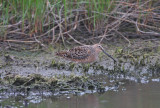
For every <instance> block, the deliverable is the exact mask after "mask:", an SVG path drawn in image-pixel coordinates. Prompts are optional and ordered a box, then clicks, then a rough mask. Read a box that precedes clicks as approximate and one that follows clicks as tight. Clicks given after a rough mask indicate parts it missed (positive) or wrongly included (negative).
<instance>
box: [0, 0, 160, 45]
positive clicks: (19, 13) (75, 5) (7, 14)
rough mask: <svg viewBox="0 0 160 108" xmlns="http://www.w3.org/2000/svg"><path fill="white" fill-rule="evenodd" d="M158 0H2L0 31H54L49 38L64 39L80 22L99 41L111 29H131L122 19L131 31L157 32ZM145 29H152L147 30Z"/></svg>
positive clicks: (30, 32)
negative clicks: (95, 34) (124, 25)
mask: <svg viewBox="0 0 160 108" xmlns="http://www.w3.org/2000/svg"><path fill="white" fill-rule="evenodd" d="M158 3H159V1H158V0H154V1H151V0H140V1H137V0H132V2H130V1H128V0H121V1H117V0H2V1H0V7H1V8H0V15H1V16H2V17H1V18H0V28H1V32H2V30H7V31H5V32H6V34H7V32H9V31H12V32H13V31H14V33H16V32H18V33H19V32H22V33H25V35H28V36H33V34H37V33H38V34H40V35H41V36H49V35H55V36H54V37H52V42H53V41H54V42H57V41H58V40H59V39H62V40H64V38H63V35H64V34H65V33H66V31H68V32H70V31H73V30H75V29H76V28H78V25H80V24H83V25H84V26H85V28H86V30H87V31H88V32H89V33H92V34H94V33H99V34H100V35H103V36H104V37H99V38H101V41H103V39H104V38H105V36H106V35H108V34H111V33H112V32H115V31H118V32H121V31H124V30H125V31H127V30H128V31H131V30H130V29H128V28H129V27H128V26H127V27H123V24H122V23H123V22H127V23H130V25H131V26H130V28H132V31H134V32H135V31H137V30H138V32H142V33H151V34H158V33H157V32H158V31H159V23H158V20H159V19H158V15H159V14H158V13H159V7H158V5H156V4H158ZM133 26H136V27H134V28H133ZM11 27H12V29H10V28H11ZM4 28H7V29H4ZM141 28H143V29H141ZM144 29H145V30H144ZM148 29H149V31H150V30H152V31H153V30H154V32H147V31H146V30H148ZM55 30H58V32H56V34H55ZM15 31H16V32H15ZM68 32H67V33H68ZM118 32H117V33H118ZM70 38H71V39H73V40H74V39H75V37H73V36H70ZM125 39H126V38H125ZM2 40H3V39H2ZM74 41H75V42H78V41H77V40H76V39H75V40H74ZM79 43H80V42H79Z"/></svg>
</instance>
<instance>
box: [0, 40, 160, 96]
mask: <svg viewBox="0 0 160 108" xmlns="http://www.w3.org/2000/svg"><path fill="white" fill-rule="evenodd" d="M130 42H131V43H130V44H131V45H129V44H128V43H126V42H124V40H120V41H117V42H116V43H114V44H113V43H112V42H109V43H107V44H104V45H103V46H104V48H105V49H106V51H107V52H108V53H109V54H111V55H112V56H113V57H114V58H116V60H117V61H118V62H117V63H114V62H113V61H112V60H111V59H110V58H108V57H106V56H105V55H104V54H103V53H101V54H100V55H99V60H98V61H97V62H95V63H91V64H75V63H73V62H69V61H66V60H63V59H61V58H58V57H56V56H54V53H55V52H56V51H57V50H59V48H58V47H57V49H55V48H52V49H51V50H48V49H47V51H46V50H43V51H42V50H38V51H34V52H33V51H28V50H23V51H14V50H2V49H1V53H0V55H1V56H0V76H1V78H0V86H1V90H0V92H1V95H3V94H4V93H6V92H9V93H11V92H13V93H15V92H16V93H18V92H20V93H22V92H23V93H24V94H28V93H29V92H31V91H34V90H37V91H41V92H44V91H47V92H50V93H51V94H52V95H53V94H63V93H71V94H77V93H80V94H81V93H82V94H84V93H86V92H88V91H90V92H100V93H101V92H102V93H103V92H105V91H106V90H108V89H113V90H117V89H119V87H120V85H121V84H125V83H126V82H127V81H134V82H137V83H148V82H149V81H153V80H154V79H156V80H159V77H160V46H159V45H160V41H159V40H156V41H144V40H134V39H133V40H130ZM69 47H70V46H69ZM69 47H68V48H69ZM99 76H103V77H99Z"/></svg>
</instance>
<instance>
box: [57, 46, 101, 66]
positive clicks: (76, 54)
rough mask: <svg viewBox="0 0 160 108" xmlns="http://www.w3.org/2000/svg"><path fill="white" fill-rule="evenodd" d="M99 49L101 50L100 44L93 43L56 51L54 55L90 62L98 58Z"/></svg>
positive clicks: (80, 61) (79, 61)
mask: <svg viewBox="0 0 160 108" xmlns="http://www.w3.org/2000/svg"><path fill="white" fill-rule="evenodd" d="M100 51H103V49H102V46H101V45H100V44H95V45H85V46H79V47H75V48H73V49H70V50H67V51H61V52H57V53H56V55H57V56H60V57H63V58H65V59H68V60H70V61H74V62H78V63H91V62H94V61H96V60H97V59H98V54H99V52H100Z"/></svg>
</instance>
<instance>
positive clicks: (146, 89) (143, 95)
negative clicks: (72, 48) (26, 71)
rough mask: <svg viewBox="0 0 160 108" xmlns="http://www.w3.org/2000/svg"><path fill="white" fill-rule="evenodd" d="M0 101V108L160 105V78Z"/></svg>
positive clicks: (153, 107) (143, 107) (150, 107)
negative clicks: (82, 91) (111, 87)
mask: <svg viewBox="0 0 160 108" xmlns="http://www.w3.org/2000/svg"><path fill="white" fill-rule="evenodd" d="M0 102H1V104H0V108H3V107H5V106H6V107H7V108H17V107H26V108H107V107H108V108H160V82H159V79H155V80H152V81H150V82H149V83H146V84H142V83H135V82H128V83H126V84H125V85H123V86H122V87H120V88H119V89H118V90H108V91H106V92H105V93H103V94H98V93H87V94H84V95H83V94H81V95H79V96H75V95H69V94H66V95H63V96H49V97H47V98H46V97H42V96H37V97H36V98H35V96H34V100H32V97H30V98H28V99H26V98H23V96H19V97H16V98H15V97H10V98H8V99H4V100H2V99H1V98H0Z"/></svg>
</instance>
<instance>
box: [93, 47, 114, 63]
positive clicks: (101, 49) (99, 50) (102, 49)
mask: <svg viewBox="0 0 160 108" xmlns="http://www.w3.org/2000/svg"><path fill="white" fill-rule="evenodd" d="M93 48H94V49H95V50H96V52H98V53H99V52H101V51H102V52H103V53H104V54H106V55H107V56H108V57H110V58H111V59H113V60H114V62H116V60H115V59H114V58H113V57H112V56H111V55H109V54H108V53H107V52H106V51H105V50H104V48H103V47H102V45H101V44H94V45H93Z"/></svg>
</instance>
